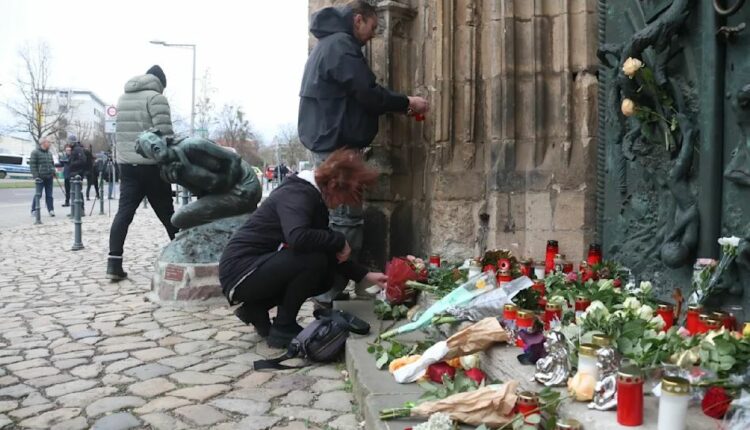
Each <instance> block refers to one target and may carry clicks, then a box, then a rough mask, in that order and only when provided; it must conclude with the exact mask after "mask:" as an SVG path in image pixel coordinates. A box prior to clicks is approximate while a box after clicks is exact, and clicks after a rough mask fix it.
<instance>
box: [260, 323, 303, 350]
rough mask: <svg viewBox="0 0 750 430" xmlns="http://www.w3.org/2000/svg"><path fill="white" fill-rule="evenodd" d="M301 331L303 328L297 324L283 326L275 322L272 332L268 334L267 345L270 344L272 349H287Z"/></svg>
mask: <svg viewBox="0 0 750 430" xmlns="http://www.w3.org/2000/svg"><path fill="white" fill-rule="evenodd" d="M301 331H302V326H301V325H299V324H297V323H296V322H295V323H294V324H283V325H282V324H278V323H277V322H276V320H274V322H273V325H272V326H271V331H270V332H269V333H268V338H267V339H266V343H268V346H270V347H271V348H282V349H283V348H286V347H288V346H289V342H291V341H292V339H294V338H295V337H297V335H298V334H299V332H301Z"/></svg>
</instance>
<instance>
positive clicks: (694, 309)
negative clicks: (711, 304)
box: [685, 305, 703, 334]
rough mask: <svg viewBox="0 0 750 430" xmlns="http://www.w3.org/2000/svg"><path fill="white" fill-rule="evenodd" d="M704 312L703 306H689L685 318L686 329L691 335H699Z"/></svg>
mask: <svg viewBox="0 0 750 430" xmlns="http://www.w3.org/2000/svg"><path fill="white" fill-rule="evenodd" d="M702 310H703V306H701V305H690V306H688V310H687V316H686V317H685V328H686V329H687V331H688V332H689V333H690V334H696V333H698V325H699V324H700V321H699V320H698V319H699V318H700V313H701V311H702Z"/></svg>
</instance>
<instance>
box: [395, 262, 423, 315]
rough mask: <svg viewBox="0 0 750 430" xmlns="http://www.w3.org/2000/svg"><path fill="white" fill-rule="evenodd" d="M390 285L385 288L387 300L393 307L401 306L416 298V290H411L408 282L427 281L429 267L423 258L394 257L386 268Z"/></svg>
mask: <svg viewBox="0 0 750 430" xmlns="http://www.w3.org/2000/svg"><path fill="white" fill-rule="evenodd" d="M385 274H386V275H387V276H388V284H387V285H386V288H385V298H386V300H387V301H388V303H390V304H391V305H400V304H402V303H404V302H406V301H409V300H411V299H413V298H414V290H412V289H411V288H409V287H408V286H407V285H406V283H407V281H417V280H420V281H421V280H425V279H426V278H427V267H426V266H425V264H424V261H423V260H422V259H421V258H416V257H414V256H412V255H408V256H406V257H394V258H393V259H392V260H391V261H390V262H389V263H388V264H387V265H386V268H385Z"/></svg>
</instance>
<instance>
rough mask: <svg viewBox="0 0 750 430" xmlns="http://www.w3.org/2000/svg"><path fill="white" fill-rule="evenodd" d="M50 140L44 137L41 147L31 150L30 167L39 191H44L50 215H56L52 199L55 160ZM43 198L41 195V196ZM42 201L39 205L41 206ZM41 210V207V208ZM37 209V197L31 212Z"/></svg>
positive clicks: (32, 203) (32, 204) (40, 143)
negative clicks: (50, 147)
mask: <svg viewBox="0 0 750 430" xmlns="http://www.w3.org/2000/svg"><path fill="white" fill-rule="evenodd" d="M49 146H50V142H49V140H48V139H46V138H45V139H42V141H41V142H39V147H38V148H36V149H35V150H33V151H31V155H30V156H29V168H30V169H31V177H32V178H34V180H35V181H36V187H37V193H39V195H40V196H41V191H40V190H39V189H40V188H41V190H42V191H44V197H45V200H46V203H47V212H49V216H55V207H54V201H53V200H52V181H53V179H54V177H55V173H56V172H55V161H54V160H53V159H52V153H51V152H49ZM40 198H41V197H40ZM41 204H42V203H41V201H40V202H39V205H40V206H41ZM39 209H40V210H41V208H39ZM35 211H36V199H33V200H32V201H31V214H32V215H33V214H34V212H35Z"/></svg>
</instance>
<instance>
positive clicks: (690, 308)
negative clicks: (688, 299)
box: [688, 305, 703, 312]
mask: <svg viewBox="0 0 750 430" xmlns="http://www.w3.org/2000/svg"><path fill="white" fill-rule="evenodd" d="M700 310H703V306H701V305H689V306H688V311H690V312H698V311H700Z"/></svg>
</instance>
